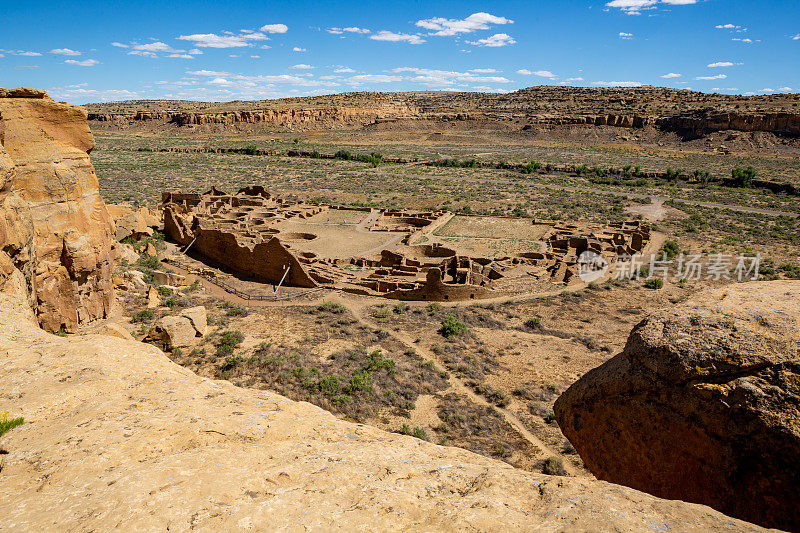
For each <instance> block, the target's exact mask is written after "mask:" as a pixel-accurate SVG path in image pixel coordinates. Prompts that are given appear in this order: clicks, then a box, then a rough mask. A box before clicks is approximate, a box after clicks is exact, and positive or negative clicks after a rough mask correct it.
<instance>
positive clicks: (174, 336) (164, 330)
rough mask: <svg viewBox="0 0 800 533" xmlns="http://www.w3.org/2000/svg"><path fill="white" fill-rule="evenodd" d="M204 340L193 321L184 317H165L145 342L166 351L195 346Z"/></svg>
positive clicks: (152, 329)
mask: <svg viewBox="0 0 800 533" xmlns="http://www.w3.org/2000/svg"><path fill="white" fill-rule="evenodd" d="M200 338H202V335H200V334H199V333H198V331H197V329H195V327H194V324H193V323H192V321H191V320H190V319H188V318H186V317H183V316H165V317H162V318H160V319H159V320H158V322H156V323H155V324H154V325H153V327H152V328H151V329H150V331H149V332H148V334H147V337H146V338H145V341H147V342H151V343H154V344H157V345H159V346H160V347H162V348H163V349H165V350H168V351H172V350H174V349H175V348H186V347H188V346H194V345H195V344H196V343H197V341H198V340H199V339H200Z"/></svg>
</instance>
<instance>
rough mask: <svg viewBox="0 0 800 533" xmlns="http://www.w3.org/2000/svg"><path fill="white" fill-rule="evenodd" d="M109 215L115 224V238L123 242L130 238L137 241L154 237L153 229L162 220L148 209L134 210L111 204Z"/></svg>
mask: <svg viewBox="0 0 800 533" xmlns="http://www.w3.org/2000/svg"><path fill="white" fill-rule="evenodd" d="M107 208H108V214H109V215H110V216H111V219H112V221H113V222H114V238H115V239H116V240H117V241H122V240H124V239H127V238H128V237H133V238H134V239H136V240H139V239H142V238H144V237H151V236H152V235H153V228H154V227H158V226H160V225H161V220H160V219H159V218H158V216H156V215H155V214H154V213H153V212H151V211H150V210H149V209H147V208H146V207H140V208H138V209H137V208H134V207H131V206H129V205H125V204H109V205H108V206H107Z"/></svg>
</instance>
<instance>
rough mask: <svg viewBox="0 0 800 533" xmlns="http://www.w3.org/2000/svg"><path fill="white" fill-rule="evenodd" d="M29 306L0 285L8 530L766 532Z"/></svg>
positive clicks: (3, 520) (0, 516) (1, 496)
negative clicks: (370, 422)
mask: <svg viewBox="0 0 800 533" xmlns="http://www.w3.org/2000/svg"><path fill="white" fill-rule="evenodd" d="M27 315H29V310H28V309H27V308H26V306H24V305H20V303H19V302H18V301H15V300H12V299H11V298H9V297H7V296H5V295H2V294H0V346H2V350H0V383H2V384H3V386H2V390H0V412H3V411H6V410H7V411H9V415H10V416H24V417H25V419H26V423H25V424H24V425H22V426H20V427H19V428H16V429H14V430H12V431H11V432H9V433H8V434H6V435H5V436H4V437H3V439H2V447H3V448H5V449H6V450H8V452H9V453H8V454H7V455H0V461H3V462H4V464H3V465H2V474H0V476H1V477H2V483H0V530H3V531H65V530H66V531H77V530H81V531H84V530H85V531H90V530H97V531H106V530H111V529H119V528H120V527H122V528H124V529H125V530H130V531H154V530H162V531H163V530H167V529H169V530H170V531H189V530H199V531H243V530H254V531H295V530H310V531H364V530H370V531H372V530H377V531H405V530H421V531H563V530H568V531H646V530H648V531H649V530H653V529H654V528H658V529H659V530H670V531H704V532H705V531H760V530H761V529H760V528H758V527H755V526H752V525H751V524H747V523H745V522H741V521H739V520H735V519H730V518H728V517H726V516H724V515H722V514H720V513H718V512H716V511H713V510H711V509H709V508H708V507H705V506H701V505H694V504H687V503H684V502H676V501H664V500H659V499H658V498H655V497H653V496H649V495H647V494H643V493H640V492H637V491H635V490H633V489H629V488H626V487H621V486H619V485H612V484H609V483H604V482H602V481H595V480H591V479H576V478H564V477H551V476H545V475H543V474H533V473H531V472H525V471H521V470H517V469H514V468H512V467H511V466H509V465H507V464H506V463H503V462H500V461H496V460H492V459H488V458H486V457H482V456H479V455H476V454H473V453H470V452H467V451H465V450H463V449H460V448H448V447H443V446H437V445H435V444H431V443H427V442H424V441H420V440H417V439H415V438H413V437H409V436H403V435H399V434H396V433H386V432H383V431H381V430H379V429H377V428H373V427H369V426H364V425H361V424H354V423H350V422H345V421H343V420H339V419H337V418H335V417H334V416H333V415H332V414H330V413H328V412H327V411H324V410H322V409H319V408H317V407H315V406H313V405H310V404H308V403H304V402H292V401H290V400H288V399H286V398H284V397H282V396H279V395H278V394H275V393H273V392H270V391H264V390H255V389H243V388H238V387H235V386H233V385H232V384H230V383H228V382H225V381H212V380H209V379H205V378H201V377H199V376H197V375H195V374H193V373H192V372H190V371H189V370H187V369H185V368H181V367H179V366H177V365H176V364H174V363H173V362H171V361H170V360H169V359H168V358H167V357H166V356H165V355H164V354H163V353H161V352H160V351H159V350H158V349H157V348H155V347H153V346H150V345H145V344H142V343H138V342H135V341H132V340H123V339H120V338H117V337H113V336H104V335H87V336H80V337H73V338H67V339H64V338H61V337H57V336H55V335H49V334H47V333H45V332H43V331H42V330H40V329H38V328H37V327H36V326H35V325H34V324H33V323H32V322H31V321H29V320H28V319H27ZM32 376H35V378H34V379H32Z"/></svg>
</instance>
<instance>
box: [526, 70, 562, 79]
mask: <svg viewBox="0 0 800 533" xmlns="http://www.w3.org/2000/svg"><path fill="white" fill-rule="evenodd" d="M517 74H522V75H523V76H539V77H542V78H557V77H558V76H556V75H555V74H553V73H552V72H550V71H549V70H528V69H526V68H523V69H519V70H518V71H517Z"/></svg>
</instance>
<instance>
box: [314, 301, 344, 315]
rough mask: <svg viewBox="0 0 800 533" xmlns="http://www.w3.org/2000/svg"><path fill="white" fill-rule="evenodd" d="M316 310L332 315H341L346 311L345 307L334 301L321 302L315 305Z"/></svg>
mask: <svg viewBox="0 0 800 533" xmlns="http://www.w3.org/2000/svg"><path fill="white" fill-rule="evenodd" d="M317 311H321V312H323V313H332V314H334V315H341V314H342V313H344V312H345V311H347V307H345V306H343V305H342V304H340V303H336V302H322V303H321V304H319V305H318V306H317Z"/></svg>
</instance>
